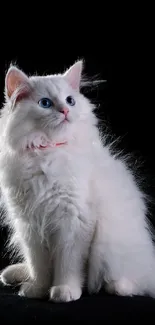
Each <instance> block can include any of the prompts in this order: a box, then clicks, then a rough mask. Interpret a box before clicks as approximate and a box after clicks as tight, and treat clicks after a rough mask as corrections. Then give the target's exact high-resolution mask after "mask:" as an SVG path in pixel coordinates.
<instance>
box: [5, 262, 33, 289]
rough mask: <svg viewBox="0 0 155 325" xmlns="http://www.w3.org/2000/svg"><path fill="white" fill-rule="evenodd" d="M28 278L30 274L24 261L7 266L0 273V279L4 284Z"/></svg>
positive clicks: (23, 280) (15, 282)
mask: <svg viewBox="0 0 155 325" xmlns="http://www.w3.org/2000/svg"><path fill="white" fill-rule="evenodd" d="M29 279H30V274H29V271H28V268H27V265H26V264H25V263H17V264H12V265H9V266H7V267H6V268H5V269H4V270H3V271H2V273H1V275H0V280H1V282H2V283H3V284H5V285H16V284H19V283H22V282H26V281H28V280H29Z"/></svg>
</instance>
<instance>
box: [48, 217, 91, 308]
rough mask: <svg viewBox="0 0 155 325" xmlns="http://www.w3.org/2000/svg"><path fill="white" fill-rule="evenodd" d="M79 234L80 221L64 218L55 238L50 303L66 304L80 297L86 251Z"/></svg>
mask: <svg viewBox="0 0 155 325" xmlns="http://www.w3.org/2000/svg"><path fill="white" fill-rule="evenodd" d="M67 219H68V220H67ZM67 221H68V225H67ZM81 233H82V229H80V221H77V220H76V218H75V219H74V218H73V220H71V217H67V216H65V221H64V224H63V229H61V231H60V232H59V234H57V238H56V242H57V244H56V249H55V257H54V281H53V286H52V288H51V290H50V299H51V300H52V301H55V302H68V301H72V300H77V299H79V298H80V297H81V294H82V285H83V280H84V278H83V266H84V255H85V251H86V250H87V249H86V247H85V242H84V239H82V237H81V238H80V235H81ZM85 240H86V239H85Z"/></svg>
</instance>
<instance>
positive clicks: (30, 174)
mask: <svg viewBox="0 0 155 325" xmlns="http://www.w3.org/2000/svg"><path fill="white" fill-rule="evenodd" d="M23 174H24V179H25V182H27V183H29V184H31V185H33V188H35V189H42V191H44V190H47V189H49V188H50V189H52V188H55V186H56V184H57V187H58V188H59V187H64V188H66V187H67V186H70V185H74V186H78V184H79V186H80V183H81V182H83V181H84V179H87V174H88V164H87V162H86V159H83V158H82V157H81V158H80V157H78V156H76V155H75V154H70V153H68V152H65V151H61V152H60V153H55V152H53V153H52V154H50V155H44V156H43V155H42V156H41V157H40V156H39V157H33V159H29V160H28V161H27V163H26V164H24V173H23Z"/></svg>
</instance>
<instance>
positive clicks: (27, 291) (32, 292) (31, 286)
mask: <svg viewBox="0 0 155 325" xmlns="http://www.w3.org/2000/svg"><path fill="white" fill-rule="evenodd" d="M18 294H19V296H21V297H27V298H43V297H45V296H46V295H47V294H48V290H47V288H45V287H42V286H39V285H38V284H36V283H35V282H34V283H33V282H32V283H31V282H25V283H24V284H23V285H22V286H21V288H20V291H19V293H18Z"/></svg>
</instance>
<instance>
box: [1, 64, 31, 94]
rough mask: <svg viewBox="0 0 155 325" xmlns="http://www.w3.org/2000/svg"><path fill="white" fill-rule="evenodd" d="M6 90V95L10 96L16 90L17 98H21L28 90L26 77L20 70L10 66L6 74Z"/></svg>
mask: <svg viewBox="0 0 155 325" xmlns="http://www.w3.org/2000/svg"><path fill="white" fill-rule="evenodd" d="M6 90H7V95H8V97H11V96H12V95H13V94H14V92H15V91H16V90H17V94H16V95H17V98H18V100H19V99H21V98H22V97H23V96H26V95H27V94H28V92H29V87H28V77H27V76H26V75H25V74H24V73H23V72H22V71H20V70H18V69H16V68H11V69H10V71H9V72H8V74H7V76H6Z"/></svg>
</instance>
